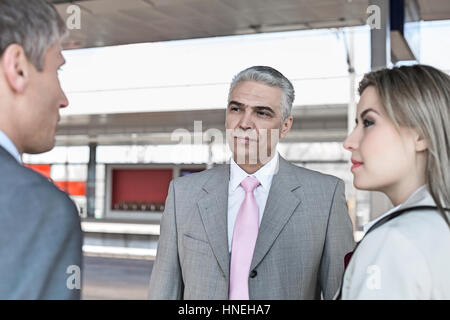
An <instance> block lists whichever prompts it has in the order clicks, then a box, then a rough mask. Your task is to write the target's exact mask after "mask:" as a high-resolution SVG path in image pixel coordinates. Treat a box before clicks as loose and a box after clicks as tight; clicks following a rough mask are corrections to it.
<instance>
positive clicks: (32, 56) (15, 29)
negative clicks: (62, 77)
mask: <svg viewBox="0 0 450 320" xmlns="http://www.w3.org/2000/svg"><path fill="white" fill-rule="evenodd" d="M67 33H68V32H67V28H66V25H65V23H64V21H63V20H62V18H61V17H60V16H59V14H58V12H57V11H56V9H55V8H54V7H53V5H51V4H50V3H48V2H47V1H45V0H0V57H1V56H2V55H3V52H4V51H5V50H6V48H8V46H9V45H11V44H17V45H20V46H21V47H22V48H23V49H24V51H25V54H26V56H27V58H28V59H29V60H30V62H31V63H32V64H33V65H34V66H35V67H36V69H38V70H39V71H42V68H43V65H44V57H45V53H46V52H47V50H48V49H49V48H50V47H51V46H52V45H53V44H54V43H55V42H56V41H57V40H59V41H61V40H62V39H63V38H64V37H65V36H66V35H67Z"/></svg>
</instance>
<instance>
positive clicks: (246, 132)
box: [149, 66, 354, 300]
mask: <svg viewBox="0 0 450 320" xmlns="http://www.w3.org/2000/svg"><path fill="white" fill-rule="evenodd" d="M293 101H294V89H293V86H292V84H291V83H290V81H289V80H288V79H286V78H285V77H284V76H283V75H282V74H281V73H280V72H278V71H276V70H275V69H273V68H270V67H262V66H258V67H251V68H248V69H246V70H244V71H242V72H240V73H239V74H238V75H237V76H236V77H235V78H234V79H233V82H232V83H231V87H230V93H229V99H228V108H227V111H226V123H225V127H226V129H227V138H228V139H227V140H228V143H229V145H230V148H231V150H232V152H233V157H232V159H231V160H230V164H229V165H228V164H227V165H221V166H218V167H215V168H213V169H210V170H206V171H203V172H200V173H195V174H191V175H188V176H185V177H181V178H177V179H175V180H173V181H172V182H171V184H170V187H169V194H168V197H167V200H166V209H165V211H164V213H163V216H162V220H161V236H160V239H159V243H158V251H157V257H156V261H155V264H154V267H153V271H152V275H151V279H150V290H149V297H150V298H151V299H242V300H245V299H320V298H321V297H323V298H325V299H331V298H332V297H333V296H334V294H335V293H336V291H337V290H338V289H339V285H340V282H341V279H342V274H343V271H344V256H345V254H346V253H348V252H350V251H351V250H352V249H353V246H354V242H353V236H352V224H351V220H350V218H349V216H348V212H347V206H346V201H345V195H344V183H343V181H342V180H340V179H338V178H336V177H334V176H330V175H325V174H321V173H318V172H315V171H311V170H308V169H305V168H301V167H298V166H295V165H292V164H290V163H289V162H287V161H286V160H284V159H283V158H282V157H281V156H279V154H278V153H277V152H276V145H277V142H278V139H279V138H284V137H285V136H286V135H287V134H288V132H289V130H290V128H291V126H292V122H293V117H292V116H291V108H292V103H293Z"/></svg>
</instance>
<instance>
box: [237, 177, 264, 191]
mask: <svg viewBox="0 0 450 320" xmlns="http://www.w3.org/2000/svg"><path fill="white" fill-rule="evenodd" d="M259 185H260V183H259V181H258V179H256V178H254V177H247V178H245V179H244V180H242V182H241V186H242V188H244V190H245V192H253V190H255V188H256V187H257V186H259Z"/></svg>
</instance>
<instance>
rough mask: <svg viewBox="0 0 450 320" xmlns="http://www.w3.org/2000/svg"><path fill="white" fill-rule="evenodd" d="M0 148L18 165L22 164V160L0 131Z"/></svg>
mask: <svg viewBox="0 0 450 320" xmlns="http://www.w3.org/2000/svg"><path fill="white" fill-rule="evenodd" d="M0 146H2V147H3V148H4V149H5V150H6V151H8V152H9V153H10V154H11V155H12V156H13V157H14V158H15V159H16V160H17V161H18V162H19V163H22V159H21V158H20V154H19V151H17V148H16V146H15V145H14V143H13V142H12V141H11V139H10V138H9V137H8V136H7V135H6V134H5V133H4V132H3V131H2V130H0Z"/></svg>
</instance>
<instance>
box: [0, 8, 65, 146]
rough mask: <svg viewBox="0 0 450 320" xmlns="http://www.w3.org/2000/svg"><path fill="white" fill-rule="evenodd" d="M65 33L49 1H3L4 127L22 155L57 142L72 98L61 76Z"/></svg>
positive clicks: (0, 110)
mask: <svg viewBox="0 0 450 320" xmlns="http://www.w3.org/2000/svg"><path fill="white" fill-rule="evenodd" d="M66 34H67V28H66V25H65V23H64V21H63V20H62V19H61V17H60V16H59V14H58V12H57V11H56V9H55V8H54V7H53V5H52V4H50V3H48V2H46V1H45V0H0V97H1V100H0V114H1V116H0V130H1V131H2V132H3V133H4V134H6V136H7V137H8V138H9V139H10V140H11V142H12V143H13V144H14V146H15V147H16V149H17V151H18V153H19V154H23V153H32V154H35V153H42V152H46V151H49V150H51V149H52V148H53V147H54V145H55V132H56V127H57V124H58V122H59V119H60V116H59V109H60V108H65V107H66V106H67V105H68V103H69V102H68V99H67V97H66V95H65V93H64V92H63V90H62V88H61V85H60V83H59V79H58V69H59V68H60V67H61V66H62V65H63V64H64V62H65V59H64V57H63V55H62V53H61V50H62V48H61V42H62V40H63V37H64V36H65V35H66Z"/></svg>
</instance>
